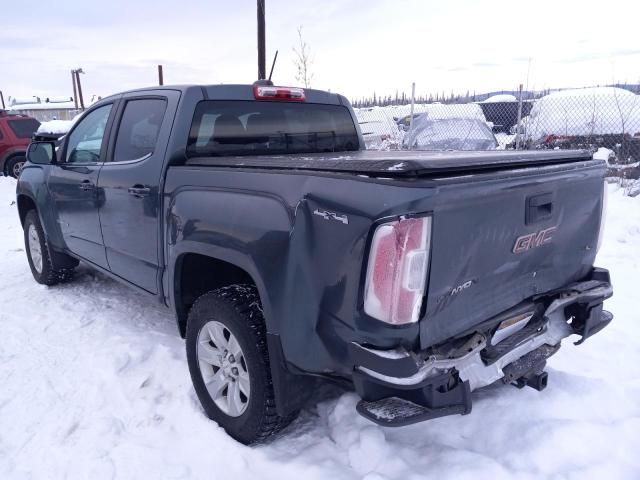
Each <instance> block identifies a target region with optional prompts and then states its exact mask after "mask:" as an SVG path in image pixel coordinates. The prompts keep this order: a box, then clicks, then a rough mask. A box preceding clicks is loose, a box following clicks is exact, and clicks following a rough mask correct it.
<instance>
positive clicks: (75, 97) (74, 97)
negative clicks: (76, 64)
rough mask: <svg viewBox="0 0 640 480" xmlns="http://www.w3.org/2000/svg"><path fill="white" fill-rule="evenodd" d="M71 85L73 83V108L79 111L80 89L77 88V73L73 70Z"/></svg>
mask: <svg viewBox="0 0 640 480" xmlns="http://www.w3.org/2000/svg"><path fill="white" fill-rule="evenodd" d="M71 83H73V106H74V107H75V109H76V110H77V109H78V89H77V88H76V71H75V70H71Z"/></svg>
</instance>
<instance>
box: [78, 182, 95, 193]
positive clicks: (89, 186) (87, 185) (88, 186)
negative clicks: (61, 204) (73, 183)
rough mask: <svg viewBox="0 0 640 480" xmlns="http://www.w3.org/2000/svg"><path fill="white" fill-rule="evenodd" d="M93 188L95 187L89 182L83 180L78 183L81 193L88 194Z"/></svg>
mask: <svg viewBox="0 0 640 480" xmlns="http://www.w3.org/2000/svg"><path fill="white" fill-rule="evenodd" d="M95 188H96V186H95V185H94V184H93V183H91V182H90V181H89V180H83V181H82V182H81V183H80V190H82V191H83V192H90V191H91V190H93V189H95Z"/></svg>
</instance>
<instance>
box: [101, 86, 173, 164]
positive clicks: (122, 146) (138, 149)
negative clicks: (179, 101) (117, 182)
mask: <svg viewBox="0 0 640 480" xmlns="http://www.w3.org/2000/svg"><path fill="white" fill-rule="evenodd" d="M166 109H167V101H166V99H162V98H141V99H135V100H129V101H127V103H126V105H125V108H124V113H123V114H122V120H121V121H120V126H119V128H118V135H117V137H116V147H115V152H114V155H113V161H114V162H126V161H131V160H140V159H143V158H146V157H148V156H149V155H151V154H152V153H153V151H154V150H155V148H156V143H157V141H158V134H159V133H160V127H161V126H162V120H163V119H164V113H165V110H166Z"/></svg>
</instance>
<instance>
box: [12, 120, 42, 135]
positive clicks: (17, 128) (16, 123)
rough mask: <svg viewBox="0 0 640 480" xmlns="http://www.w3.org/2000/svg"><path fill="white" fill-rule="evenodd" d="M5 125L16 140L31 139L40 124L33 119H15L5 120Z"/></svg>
mask: <svg viewBox="0 0 640 480" xmlns="http://www.w3.org/2000/svg"><path fill="white" fill-rule="evenodd" d="M7 123H8V124H9V128H10V129H11V130H12V131H13V134H14V135H15V136H16V137H18V138H31V137H32V136H33V134H34V133H36V130H38V127H39V126H40V122H39V121H37V120H34V119H33V118H19V119H18V118H16V119H11V120H7Z"/></svg>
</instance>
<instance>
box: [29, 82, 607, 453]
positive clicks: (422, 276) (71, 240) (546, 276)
mask: <svg viewBox="0 0 640 480" xmlns="http://www.w3.org/2000/svg"><path fill="white" fill-rule="evenodd" d="M604 173H605V164H604V162H602V161H598V160H593V159H592V157H591V155H590V154H588V153H585V152H580V151H578V152H576V151H545V152H513V151H511V152H446V153H438V152H420V151H399V152H372V151H365V150H364V143H363V139H362V135H361V133H360V130H359V128H358V124H357V121H356V118H355V115H354V112H353V110H352V108H351V106H350V105H349V103H348V101H347V100H346V99H345V98H344V97H342V96H340V95H336V94H333V93H328V92H323V91H318V90H310V89H299V88H284V87H274V86H272V85H269V84H268V83H266V82H262V83H257V84H255V85H219V86H182V87H163V88H151V89H142V90H136V91H131V92H126V93H123V94H119V95H114V96H112V97H109V98H106V99H104V100H102V101H100V102H98V103H96V104H94V105H92V106H91V108H90V109H88V110H87V111H86V112H85V113H84V115H83V116H82V117H81V118H80V119H79V120H78V121H77V122H76V123H75V124H74V126H73V128H72V129H71V130H70V132H69V133H68V134H67V135H66V136H65V137H64V139H63V140H62V142H61V144H60V146H59V147H58V148H56V146H55V145H54V144H53V143H51V142H47V141H38V142H33V143H32V144H31V145H30V146H29V150H28V161H27V163H26V166H25V167H24V169H23V171H22V174H21V176H20V179H19V181H18V186H17V205H18V211H19V215H20V221H21V222H22V225H23V227H24V236H25V245H26V252H27V258H28V261H29V266H30V268H31V271H32V273H33V276H34V278H35V279H36V281H38V282H40V283H42V284H45V285H53V284H55V283H57V282H60V281H66V280H68V279H70V278H72V276H73V275H72V274H73V269H74V268H75V267H76V266H77V265H78V262H79V261H82V262H84V263H85V264H87V265H89V266H91V267H92V268H94V269H96V270H98V271H100V272H103V273H104V274H105V275H108V276H110V277H112V278H114V279H116V280H119V281H121V282H124V283H125V284H127V285H130V286H131V287H133V288H135V289H136V290H138V291H140V292H143V293H145V294H148V295H149V296H151V297H155V298H156V299H157V301H159V302H160V303H162V304H165V305H166V306H167V307H169V308H171V309H172V310H173V311H175V315H176V318H177V325H178V330H179V332H180V334H181V335H182V336H184V337H186V348H187V359H188V364H189V370H190V373H191V378H192V380H193V384H194V387H195V391H196V393H197V395H198V397H199V399H200V401H201V403H202V407H203V409H204V412H205V413H206V414H207V415H208V416H209V417H210V418H212V419H214V420H215V421H216V422H218V423H219V424H220V425H221V426H222V427H224V428H225V429H226V430H227V432H228V433H229V434H230V435H231V436H233V437H234V438H236V439H237V440H239V441H241V442H243V443H255V442H259V441H261V440H264V439H266V438H267V437H269V436H271V435H272V434H273V433H275V432H277V431H278V430H280V429H281V428H283V427H284V426H285V425H286V424H287V423H288V422H290V421H291V419H292V418H293V417H294V416H295V414H296V412H297V411H298V410H299V409H300V408H301V406H302V405H303V404H304V402H305V401H307V398H308V396H309V394H310V393H311V392H313V390H314V387H315V386H316V385H317V383H318V382H321V381H333V382H337V383H339V384H341V385H345V386H346V387H348V388H352V389H355V391H356V392H357V393H358V394H359V395H360V396H361V397H362V400H361V401H360V402H359V404H358V407H357V410H358V412H359V413H360V414H362V415H364V416H365V417H367V418H369V419H370V420H371V421H373V422H376V423H379V424H381V425H387V426H401V425H406V424H410V423H415V422H419V421H423V420H427V419H431V418H435V417H440V416H443V415H451V414H468V413H470V411H471V404H472V392H473V391H474V390H476V389H479V388H481V387H483V386H486V385H489V384H492V383H494V382H497V381H501V382H504V383H505V384H513V385H516V386H518V387H524V386H531V387H533V388H536V389H538V390H542V389H543V388H544V387H545V386H546V383H547V374H546V372H545V371H544V368H545V362H546V360H547V359H548V358H549V357H550V356H551V355H553V354H554V353H555V352H556V351H557V350H558V348H559V347H560V343H561V340H562V339H563V338H565V337H568V336H569V335H571V334H576V335H578V336H580V337H581V338H580V340H579V341H578V343H581V342H582V341H584V339H586V338H588V337H589V336H591V335H593V334H594V333H596V332H598V331H599V330H601V329H602V328H603V327H604V326H606V325H607V324H608V323H609V322H610V321H611V319H612V315H611V314H610V313H608V312H606V311H605V310H603V308H602V305H603V301H604V300H605V299H607V298H608V297H610V296H611V294H612V288H611V284H610V280H609V274H608V272H607V271H606V270H603V269H599V268H594V266H593V263H594V260H595V257H596V252H597V251H598V248H599V243H600V234H601V231H602V221H603V217H604V193H605V192H606V191H605V190H604V189H603V185H604V182H603V177H604Z"/></svg>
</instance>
